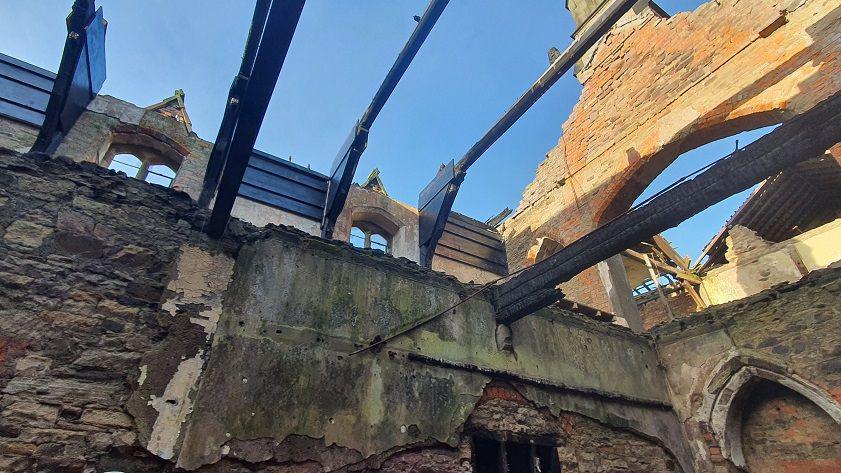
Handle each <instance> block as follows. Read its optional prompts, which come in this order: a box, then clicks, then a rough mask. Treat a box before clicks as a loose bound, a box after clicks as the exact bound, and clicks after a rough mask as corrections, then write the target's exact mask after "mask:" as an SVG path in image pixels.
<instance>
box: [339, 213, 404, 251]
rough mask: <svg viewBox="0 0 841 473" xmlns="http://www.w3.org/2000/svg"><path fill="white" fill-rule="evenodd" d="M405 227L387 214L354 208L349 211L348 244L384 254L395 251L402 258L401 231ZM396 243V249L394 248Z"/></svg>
mask: <svg viewBox="0 0 841 473" xmlns="http://www.w3.org/2000/svg"><path fill="white" fill-rule="evenodd" d="M404 228H405V225H403V224H402V223H400V222H399V221H398V220H397V218H396V217H394V216H393V215H391V214H389V213H388V212H386V211H384V210H382V209H379V208H372V207H365V208H356V209H353V210H352V211H351V230H350V238H349V241H350V244H351V245H353V246H355V247H357V248H366V249H372V250H379V251H382V252H384V253H386V254H393V253H394V252H395V251H397V254H398V256H403V254H402V252H403V251H404V250H405V249H404V248H402V247H401V244H400V243H401V241H402V240H401V238H400V236H401V233H402V232H401V230H403V229H404ZM395 243H397V245H396V246H397V248H395Z"/></svg>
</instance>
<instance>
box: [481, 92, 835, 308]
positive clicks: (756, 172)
mask: <svg viewBox="0 0 841 473" xmlns="http://www.w3.org/2000/svg"><path fill="white" fill-rule="evenodd" d="M839 141H841V92H836V93H835V94H834V95H832V96H830V97H829V98H827V99H826V100H824V101H822V102H821V103H819V104H818V105H816V106H814V107H813V108H812V109H810V110H809V111H807V112H804V113H802V114H800V115H798V116H796V117H794V118H792V119H791V120H789V121H787V122H786V123H784V124H783V125H781V126H780V127H779V128H777V129H776V130H774V131H772V132H771V133H769V134H767V135H765V136H763V137H762V138H760V139H758V140H757V141H755V142H753V143H751V144H749V145H747V146H745V147H744V148H743V149H741V150H739V151H736V152H735V153H733V154H732V155H730V156H728V157H727V158H726V159H723V160H721V161H719V162H717V163H715V164H714V165H712V166H711V167H710V168H709V169H707V170H706V171H704V172H702V173H700V174H698V175H697V176H695V177H694V178H692V179H690V180H687V181H685V182H682V183H681V184H678V185H677V186H675V187H674V188H672V189H670V190H669V191H667V192H664V193H662V194H660V195H659V196H657V197H655V198H654V199H652V200H651V201H649V202H648V203H647V204H645V205H643V206H641V207H639V208H637V209H634V210H632V211H629V212H627V213H625V214H622V215H620V216H619V217H617V218H615V219H614V220H612V221H610V222H608V223H606V224H605V225H603V226H601V227H599V228H597V229H596V230H594V231H592V232H590V233H588V234H587V235H585V236H583V237H581V238H579V239H578V240H576V241H574V242H572V243H571V244H570V245H568V246H566V247H565V248H563V249H562V250H560V251H558V252H557V253H555V254H554V255H552V256H550V257H549V258H547V259H545V260H543V261H541V262H539V263H536V264H535V265H533V266H532V267H530V268H529V269H527V270H526V271H523V272H522V273H520V274H518V275H517V276H515V277H513V278H512V279H510V280H509V281H507V282H505V283H504V284H501V285H499V286H496V287H495V288H494V290H493V301H494V306H495V308H496V311H497V317H498V320H500V321H501V322H504V323H510V322H513V321H515V320H518V319H520V318H522V317H525V316H526V315H528V314H530V313H532V312H534V311H535V310H537V309H539V308H541V307H545V306H546V305H548V304H550V303H552V302H554V297H557V294H554V293H552V291H551V290H552V289H554V288H555V287H556V286H557V285H558V284H560V283H562V282H565V281H569V280H570V279H571V278H572V277H573V276H575V275H576V274H578V273H580V272H581V271H583V270H585V269H587V268H589V267H591V266H593V265H594V264H596V263H598V262H599V261H602V260H604V259H605V258H608V257H610V256H612V255H615V254H617V253H619V252H621V251H623V250H627V249H628V248H631V247H632V246H633V245H636V244H637V243H639V242H640V241H643V240H646V239H649V238H651V237H652V236H654V235H656V234H658V233H661V232H663V231H665V230H667V229H669V228H672V227H675V226H677V225H678V224H680V223H681V222H683V221H684V220H686V219H687V218H689V217H691V216H693V215H695V214H697V213H698V212H700V211H701V210H704V209H706V208H707V207H710V206H711V205H713V204H715V203H717V202H720V201H722V200H724V199H726V198H727V197H730V196H731V195H734V194H736V193H738V192H741V191H743V190H745V189H748V188H750V187H751V186H752V185H754V184H757V183H759V182H761V181H762V180H763V179H765V178H767V177H768V176H772V175H775V174H777V173H779V172H780V171H782V170H783V169H786V168H789V167H791V166H793V165H795V164H797V163H798V162H801V161H805V160H807V159H811V158H815V157H818V156H821V155H822V154H823V153H824V152H826V150H827V149H829V148H830V147H832V146H833V145H834V144H836V143H838V142H839Z"/></svg>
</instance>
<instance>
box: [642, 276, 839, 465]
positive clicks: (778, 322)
mask: <svg viewBox="0 0 841 473" xmlns="http://www.w3.org/2000/svg"><path fill="white" fill-rule="evenodd" d="M839 299H841V269H827V270H821V271H816V272H813V273H810V274H809V275H808V276H806V277H805V278H803V279H802V280H800V281H798V282H797V283H793V284H789V285H784V286H780V287H777V288H775V289H771V290H768V291H765V292H762V293H760V294H758V295H755V296H751V297H749V298H746V299H743V300H742V301H739V302H732V303H729V304H724V305H720V306H715V307H712V308H710V309H707V310H705V311H702V312H699V313H697V314H694V315H692V316H690V317H688V318H686V319H683V320H680V321H677V322H674V323H670V324H666V325H662V326H659V327H657V328H655V329H654V330H653V332H652V333H653V334H654V336H655V339H656V344H657V350H658V352H659V354H660V359H661V362H662V363H663V364H664V366H665V368H666V373H667V378H668V380H669V385H670V392H671V393H672V402H673V403H674V408H675V410H676V411H677V413H678V416H679V417H680V418H681V420H682V421H683V422H684V426H685V427H684V428H685V431H686V435H687V437H688V438H690V439H692V440H691V444H692V446H693V449H694V450H695V453H696V461H697V462H698V463H697V466H698V471H701V472H707V471H729V470H728V467H729V461H732V462H734V463H736V464H737V465H744V464H745V462H746V461H745V459H748V460H750V458H753V459H754V461H756V458H757V457H756V455H754V454H753V453H751V452H754V453H755V452H757V451H763V450H762V449H765V450H764V451H765V452H766V453H765V454H764V455H766V456H768V455H770V454H771V453H773V456H772V457H768V458H775V459H777V460H779V461H780V462H788V463H790V464H791V465H795V466H796V465H798V464H801V465H805V464H806V463H804V462H808V461H812V460H814V463H813V466H814V467H815V468H816V469H814V470H809V469H807V468H805V467H803V469H797V467H795V466H792V467H791V469H790V470H789V471H831V470H821V469H820V468H819V466H820V465H821V464H822V462H825V461H827V462H830V463H829V464H837V461H838V456H837V453H838V449H837V442H836V444H835V446H834V447H833V446H832V445H833V444H832V442H829V444H828V445H829V447H826V448H824V451H823V452H822V453H819V452H818V451H817V450H820V449H821V448H823V447H821V445H822V442H824V439H822V438H820V437H815V439H814V442H812V441H811V440H808V439H802V438H801V439H798V438H796V435H795V432H792V431H786V432H783V431H785V429H786V424H785V423H786V422H794V423H795V424H796V425H798V426H799V427H798V429H800V428H802V429H806V430H804V431H803V432H804V435H806V432H807V430H808V429H814V428H815V427H814V425H810V424H809V423H808V422H802V423H797V422H795V418H796V417H797V416H803V418H804V419H813V420H815V422H819V423H818V425H819V426H821V425H825V424H826V423H827V422H828V424H826V425H830V426H832V425H833V424H834V425H835V429H836V432H837V431H838V429H839V428H841V427H839V426H841V309H839V308H841V303H839V302H841V301H839ZM765 382H773V383H774V385H777V386H783V387H786V388H788V389H790V390H793V391H795V392H796V393H798V395H799V397H795V398H792V397H791V396H788V395H783V396H781V397H780V396H779V395H776V394H775V395H772V396H767V394H768V392H767V391H766V392H764V394H763V392H762V391H760V394H762V395H763V396H765V397H763V396H760V397H759V398H754V399H753V400H751V398H750V394H751V392H753V391H752V389H753V387H754V386H756V385H757V384H761V383H765ZM775 396H776V397H775ZM775 399H776V400H775ZM797 399H800V401H798V400H797ZM804 400H808V401H804ZM775 404H776V405H780V406H783V405H785V406H791V407H792V409H793V410H790V411H789V414H791V415H793V416H795V418H787V419H782V418H781V419H779V420H780V422H782V423H781V424H779V425H778V426H777V427H775V429H776V430H769V431H768V432H766V434H767V435H768V439H769V443H767V444H765V445H764V446H763V445H762V442H763V440H762V437H761V436H757V427H756V426H760V425H766V424H767V423H768V422H770V421H771V419H770V417H769V416H773V415H775V414H774V412H773V411H774V409H773V407H771V406H773V405H775ZM798 411H801V413H800V414H798ZM818 411H820V412H822V413H823V414H822V415H823V416H824V417H826V418H828V419H823V420H818V419H817V418H816V416H814V415H813V414H810V413H814V412H818ZM776 415H778V416H779V414H776ZM745 418H747V420H746V421H745V422H746V424H745V425H746V427H742V422H743V419H745ZM820 428H823V427H820ZM742 429H744V430H742ZM781 433H785V436H784V437H783V438H782V439H781V438H780V437H779V436H778V434H781ZM745 436H747V437H745ZM786 437H788V438H786ZM834 438H835V439H838V438H841V437H838V436H836V437H834ZM743 441H744V442H743ZM798 445H799V446H798ZM807 447H808V448H812V447H814V448H816V449H817V450H816V451H815V452H814V453H810V452H809V451H808V449H807ZM833 448H834V450H833ZM750 455H753V456H750ZM798 462H800V463H798ZM832 462H836V463H832ZM751 471H767V470H762V469H760V470H751Z"/></svg>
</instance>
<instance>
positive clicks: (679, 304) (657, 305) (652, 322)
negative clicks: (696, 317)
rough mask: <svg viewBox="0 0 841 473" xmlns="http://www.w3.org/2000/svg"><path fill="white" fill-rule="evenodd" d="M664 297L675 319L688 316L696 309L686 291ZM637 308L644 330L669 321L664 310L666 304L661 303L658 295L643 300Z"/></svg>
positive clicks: (667, 314)
mask: <svg viewBox="0 0 841 473" xmlns="http://www.w3.org/2000/svg"><path fill="white" fill-rule="evenodd" d="M666 297H667V298H668V301H669V308H670V309H671V311H672V314H673V315H674V317H675V318H676V319H678V318H682V317H686V316H690V315H691V314H694V313H695V312H697V311H698V306H697V304H695V301H694V300H693V299H692V296H690V295H689V294H687V293H686V291H679V292H674V293H672V294H669V295H668V296H666ZM638 308H639V311H640V317H641V318H642V326H643V328H645V330H651V329H652V328H653V327H655V326H657V325H660V324H664V323H667V322H669V313H668V312H667V311H666V306H665V305H663V300H662V299H660V298H659V297H655V298H653V299H651V300H649V301H647V302H645V303H644V304H642V305H640V306H638Z"/></svg>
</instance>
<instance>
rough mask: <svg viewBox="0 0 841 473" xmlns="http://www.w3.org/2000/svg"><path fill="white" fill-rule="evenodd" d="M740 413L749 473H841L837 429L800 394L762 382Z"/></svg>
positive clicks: (839, 431)
mask: <svg viewBox="0 0 841 473" xmlns="http://www.w3.org/2000/svg"><path fill="white" fill-rule="evenodd" d="M751 389H753V393H752V394H751V395H750V397H749V399H748V405H749V406H748V408H747V409H745V412H743V413H742V422H743V424H742V442H743V449H744V454H745V460H746V461H747V465H748V468H749V469H750V471H757V472H759V471H761V472H764V473H828V472H832V471H841V426H839V425H838V424H837V423H836V422H835V421H834V420H832V418H830V417H829V416H828V415H827V414H826V412H824V411H822V410H821V409H820V408H819V407H818V406H816V405H815V404H814V403H812V402H810V401H809V400H808V399H806V398H805V397H803V396H801V395H800V394H798V393H796V392H795V391H792V390H791V389H788V388H786V387H784V386H780V385H779V384H775V383H771V382H769V381H764V382H760V383H757V385H756V386H753V387H752V388H751Z"/></svg>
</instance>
